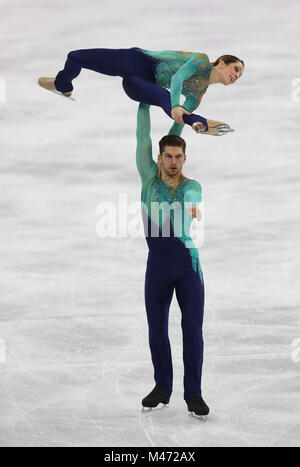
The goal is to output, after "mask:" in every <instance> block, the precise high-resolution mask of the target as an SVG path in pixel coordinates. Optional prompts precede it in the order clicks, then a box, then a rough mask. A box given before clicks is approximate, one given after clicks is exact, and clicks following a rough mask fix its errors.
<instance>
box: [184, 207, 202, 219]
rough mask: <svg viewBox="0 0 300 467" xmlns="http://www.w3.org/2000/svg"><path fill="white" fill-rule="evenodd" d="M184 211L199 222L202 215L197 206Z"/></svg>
mask: <svg viewBox="0 0 300 467" xmlns="http://www.w3.org/2000/svg"><path fill="white" fill-rule="evenodd" d="M186 210H187V211H188V212H189V213H190V215H191V216H192V217H197V220H198V221H201V219H202V214H201V211H200V209H199V208H197V206H190V207H189V208H186Z"/></svg>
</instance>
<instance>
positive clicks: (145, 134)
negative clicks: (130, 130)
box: [136, 103, 158, 183]
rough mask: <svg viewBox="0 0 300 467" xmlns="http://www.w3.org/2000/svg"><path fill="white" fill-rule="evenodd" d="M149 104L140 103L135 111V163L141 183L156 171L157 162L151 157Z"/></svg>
mask: <svg viewBox="0 0 300 467" xmlns="http://www.w3.org/2000/svg"><path fill="white" fill-rule="evenodd" d="M150 130H151V122H150V106H149V105H147V104H143V103H140V104H139V108H138V113H137V128H136V138H137V148H136V165H137V169H138V171H139V174H140V177H141V179H142V183H143V182H144V181H145V180H146V179H147V178H148V177H149V176H150V175H154V174H155V171H156V172H158V167H157V164H156V163H155V162H154V160H153V157H152V141H151V137H150Z"/></svg>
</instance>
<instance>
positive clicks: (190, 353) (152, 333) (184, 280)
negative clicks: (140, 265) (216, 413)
mask: <svg viewBox="0 0 300 467" xmlns="http://www.w3.org/2000/svg"><path fill="white" fill-rule="evenodd" d="M198 264H199V263H198ZM174 290H175V292H176V297H177V301H178V304H179V306H180V309H181V314H182V320H181V327H182V334H183V363H184V399H188V398H189V397H191V396H196V395H201V378H202V364H203V336H202V323H203V308H204V286H203V283H202V281H201V279H200V275H199V271H198V272H196V271H195V270H194V268H193V266H192V261H191V257H190V256H189V253H188V254H187V255H185V257H183V256H181V257H180V256H179V257H178V256H177V255H176V254H175V255H161V254H156V253H153V252H151V251H149V255H148V261H147V270H146V280H145V302H146V311H147V320H148V326H149V344H150V350H151V356H152V362H153V366H154V379H155V383H156V385H157V386H158V387H160V388H161V389H164V390H165V391H167V392H169V393H171V392H172V388H173V367H172V357H171V348H170V342H169V337H168V319H169V307H170V303H171V300H172V296H173V292H174Z"/></svg>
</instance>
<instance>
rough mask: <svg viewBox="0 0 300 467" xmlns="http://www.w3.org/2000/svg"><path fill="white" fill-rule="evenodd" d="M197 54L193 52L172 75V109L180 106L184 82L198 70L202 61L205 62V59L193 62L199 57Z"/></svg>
mask: <svg viewBox="0 0 300 467" xmlns="http://www.w3.org/2000/svg"><path fill="white" fill-rule="evenodd" d="M197 55H198V54H197V53H195V54H193V55H192V56H191V57H190V58H189V60H188V61H187V62H186V63H185V64H184V65H182V66H181V67H180V68H179V69H178V70H177V71H176V73H175V74H174V75H173V76H172V79H171V84H170V93H171V105H172V109H173V108H174V107H178V106H180V96H181V92H182V86H183V82H184V81H185V80H186V79H188V78H190V76H192V75H193V74H194V73H195V72H196V70H197V68H198V67H199V65H200V64H201V63H204V62H205V60H198V61H197V62H195V63H193V60H194V59H195V58H196V57H197Z"/></svg>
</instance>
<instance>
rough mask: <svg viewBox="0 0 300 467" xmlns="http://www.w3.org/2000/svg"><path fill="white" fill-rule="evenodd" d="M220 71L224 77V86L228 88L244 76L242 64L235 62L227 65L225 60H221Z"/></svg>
mask: <svg viewBox="0 0 300 467" xmlns="http://www.w3.org/2000/svg"><path fill="white" fill-rule="evenodd" d="M219 70H220V72H221V75H222V79H223V84H225V85H226V86H227V85H228V84H233V83H235V82H236V80H238V79H239V78H240V77H241V76H242V74H243V71H244V67H243V64H242V63H241V62H234V63H229V64H228V65H226V63H224V62H223V60H220V63H219Z"/></svg>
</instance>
